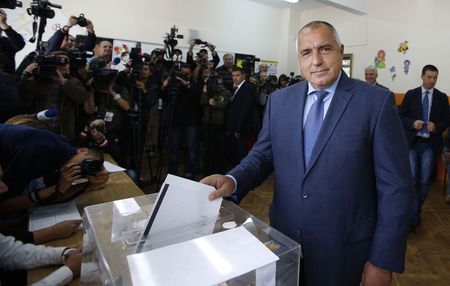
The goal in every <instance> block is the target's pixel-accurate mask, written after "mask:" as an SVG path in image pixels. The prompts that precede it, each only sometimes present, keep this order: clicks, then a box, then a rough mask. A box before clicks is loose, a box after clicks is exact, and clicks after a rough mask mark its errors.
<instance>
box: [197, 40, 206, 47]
mask: <svg viewBox="0 0 450 286" xmlns="http://www.w3.org/2000/svg"><path fill="white" fill-rule="evenodd" d="M194 42H195V44H196V45H204V46H207V45H208V42H206V41H202V40H200V39H194Z"/></svg>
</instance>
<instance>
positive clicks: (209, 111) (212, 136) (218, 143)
mask: <svg viewBox="0 0 450 286" xmlns="http://www.w3.org/2000/svg"><path fill="white" fill-rule="evenodd" d="M230 98H231V92H230V91H229V90H228V89H226V88H225V83H224V80H223V79H222V78H221V77H219V76H218V75H217V73H216V72H214V71H212V72H211V73H210V74H209V76H208V77H207V78H206V79H205V81H204V85H203V91H202V96H201V104H202V105H203V121H202V126H203V130H202V131H203V143H204V148H203V150H204V156H203V175H205V176H207V175H212V174H222V173H224V172H226V171H227V167H228V165H227V156H226V150H227V149H226V142H227V139H226V136H225V126H224V118H225V109H226V107H227V105H228V102H229V101H230ZM228 163H231V162H228Z"/></svg>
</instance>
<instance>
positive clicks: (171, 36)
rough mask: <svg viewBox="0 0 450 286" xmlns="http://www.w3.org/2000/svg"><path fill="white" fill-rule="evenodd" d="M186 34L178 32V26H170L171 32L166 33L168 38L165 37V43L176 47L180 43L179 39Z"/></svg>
mask: <svg viewBox="0 0 450 286" xmlns="http://www.w3.org/2000/svg"><path fill="white" fill-rule="evenodd" d="M183 38H184V36H183V35H180V34H178V28H177V26H173V27H172V28H170V33H166V38H165V39H164V43H165V44H166V45H167V46H169V47H172V48H175V47H176V45H178V41H177V39H183Z"/></svg>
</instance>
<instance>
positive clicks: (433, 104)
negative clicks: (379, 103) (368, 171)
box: [399, 65, 450, 231]
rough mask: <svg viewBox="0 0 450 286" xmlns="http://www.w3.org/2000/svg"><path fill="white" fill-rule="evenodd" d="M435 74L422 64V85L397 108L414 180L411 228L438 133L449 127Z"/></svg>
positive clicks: (432, 163) (428, 176) (438, 146)
mask: <svg viewBox="0 0 450 286" xmlns="http://www.w3.org/2000/svg"><path fill="white" fill-rule="evenodd" d="M437 77H438V69H437V68H436V67H435V66H433V65H426V66H424V67H423V69H422V86H419V87H418V88H415V89H411V90H408V92H407V93H406V94H405V97H404V99H403V101H402V104H401V105H400V108H399V112H400V116H401V118H402V121H403V127H404V128H405V132H406V136H407V138H408V143H409V147H410V151H409V161H410V163H411V169H412V173H413V177H414V181H415V199H414V202H413V207H412V216H411V221H410V229H411V231H414V230H415V229H416V228H417V227H418V226H419V225H420V222H421V220H420V213H421V212H422V205H423V203H424V202H425V199H426V197H427V194H428V185H429V184H430V180H431V173H432V171H433V168H434V166H435V158H436V157H437V155H438V154H440V153H441V150H442V136H441V134H442V132H443V131H445V129H447V127H448V126H449V120H450V118H449V115H450V114H449V104H448V99H447V95H445V94H444V93H442V92H440V91H439V90H438V89H436V88H434V86H435V85H436V82H437Z"/></svg>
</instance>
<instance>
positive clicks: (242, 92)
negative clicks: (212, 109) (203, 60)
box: [225, 67, 257, 164]
mask: <svg viewBox="0 0 450 286" xmlns="http://www.w3.org/2000/svg"><path fill="white" fill-rule="evenodd" d="M231 75H232V77H233V85H234V88H233V93H232V95H231V99H230V102H229V103H228V106H227V109H226V112H225V130H226V134H227V137H228V138H229V141H230V144H229V147H230V149H231V160H232V163H233V164H239V162H240V161H241V160H242V159H243V158H244V157H245V156H246V155H247V153H248V150H247V139H248V135H249V134H250V133H251V132H254V131H255V130H254V129H255V128H253V125H254V123H255V122H257V121H255V120H254V116H256V115H257V111H256V91H255V88H254V87H253V86H252V84H251V83H250V82H248V81H246V80H245V72H244V70H243V69H242V68H238V67H235V68H233V71H232V73H231Z"/></svg>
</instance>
